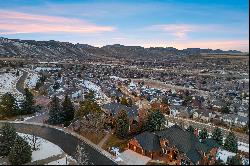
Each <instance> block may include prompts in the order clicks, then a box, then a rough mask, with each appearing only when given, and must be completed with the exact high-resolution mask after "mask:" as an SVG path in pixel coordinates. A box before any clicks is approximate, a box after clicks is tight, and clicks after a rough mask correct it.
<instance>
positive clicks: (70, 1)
mask: <svg viewBox="0 0 250 166" xmlns="http://www.w3.org/2000/svg"><path fill="white" fill-rule="evenodd" d="M0 36H2V37H7V38H18V39H28V40H58V41H67V42H72V43H82V44H90V45H93V46H99V47H100V46H103V45H110V44H123V45H136V46H144V47H175V48H178V49H184V48H198V47H199V48H211V49H223V50H229V49H236V50H240V51H243V52H248V51H249V2H248V0H136V1H135V0H8V1H6V0H0Z"/></svg>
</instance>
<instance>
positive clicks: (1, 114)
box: [0, 93, 18, 118]
mask: <svg viewBox="0 0 250 166" xmlns="http://www.w3.org/2000/svg"><path fill="white" fill-rule="evenodd" d="M17 114H18V106H17V103H16V99H15V97H14V96H13V95H12V94H11V93H5V94H4V95H3V96H2V98H1V101H0V118H6V117H12V116H16V115H17Z"/></svg>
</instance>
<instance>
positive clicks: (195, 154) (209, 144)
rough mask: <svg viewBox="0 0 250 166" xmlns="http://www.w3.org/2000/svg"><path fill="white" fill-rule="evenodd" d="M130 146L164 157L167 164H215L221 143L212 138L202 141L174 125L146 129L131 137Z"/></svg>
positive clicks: (138, 151) (141, 152)
mask: <svg viewBox="0 0 250 166" xmlns="http://www.w3.org/2000/svg"><path fill="white" fill-rule="evenodd" d="M128 148H129V149H131V150H133V151H135V152H137V153H139V154H142V155H145V156H148V157H150V158H152V159H159V158H160V159H161V160H162V159H163V160H164V161H165V162H166V164H167V165H182V164H184V163H186V164H205V163H206V164H213V162H214V160H215V154H216V153H217V150H218V148H219V145H218V144H217V143H216V141H214V140H213V139H211V138H209V139H206V140H203V141H200V140H199V139H198V138H197V137H196V136H195V135H194V134H193V133H191V132H188V131H186V130H183V129H182V128H181V127H179V126H178V125H174V126H172V127H170V128H167V129H165V130H162V131H156V132H148V131H145V132H143V133H141V134H139V135H137V136H135V137H134V138H133V139H131V140H130V141H129V143H128ZM207 158H209V159H210V160H207Z"/></svg>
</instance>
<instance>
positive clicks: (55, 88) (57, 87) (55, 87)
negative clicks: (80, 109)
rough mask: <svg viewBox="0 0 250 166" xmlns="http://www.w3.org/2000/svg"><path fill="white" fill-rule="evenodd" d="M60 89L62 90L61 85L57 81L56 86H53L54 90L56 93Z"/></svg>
mask: <svg viewBox="0 0 250 166" xmlns="http://www.w3.org/2000/svg"><path fill="white" fill-rule="evenodd" d="M59 88H60V84H59V82H57V81H56V82H55V84H54V85H53V89H54V91H56V90H57V89H59Z"/></svg>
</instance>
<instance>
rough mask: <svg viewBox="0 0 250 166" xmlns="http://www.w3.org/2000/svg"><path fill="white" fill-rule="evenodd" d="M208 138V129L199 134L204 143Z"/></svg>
mask: <svg viewBox="0 0 250 166" xmlns="http://www.w3.org/2000/svg"><path fill="white" fill-rule="evenodd" d="M207 137H208V133H207V129H205V128H203V129H202V130H201V131H200V132H199V138H200V139H202V140H203V141H204V140H205V139H207Z"/></svg>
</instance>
